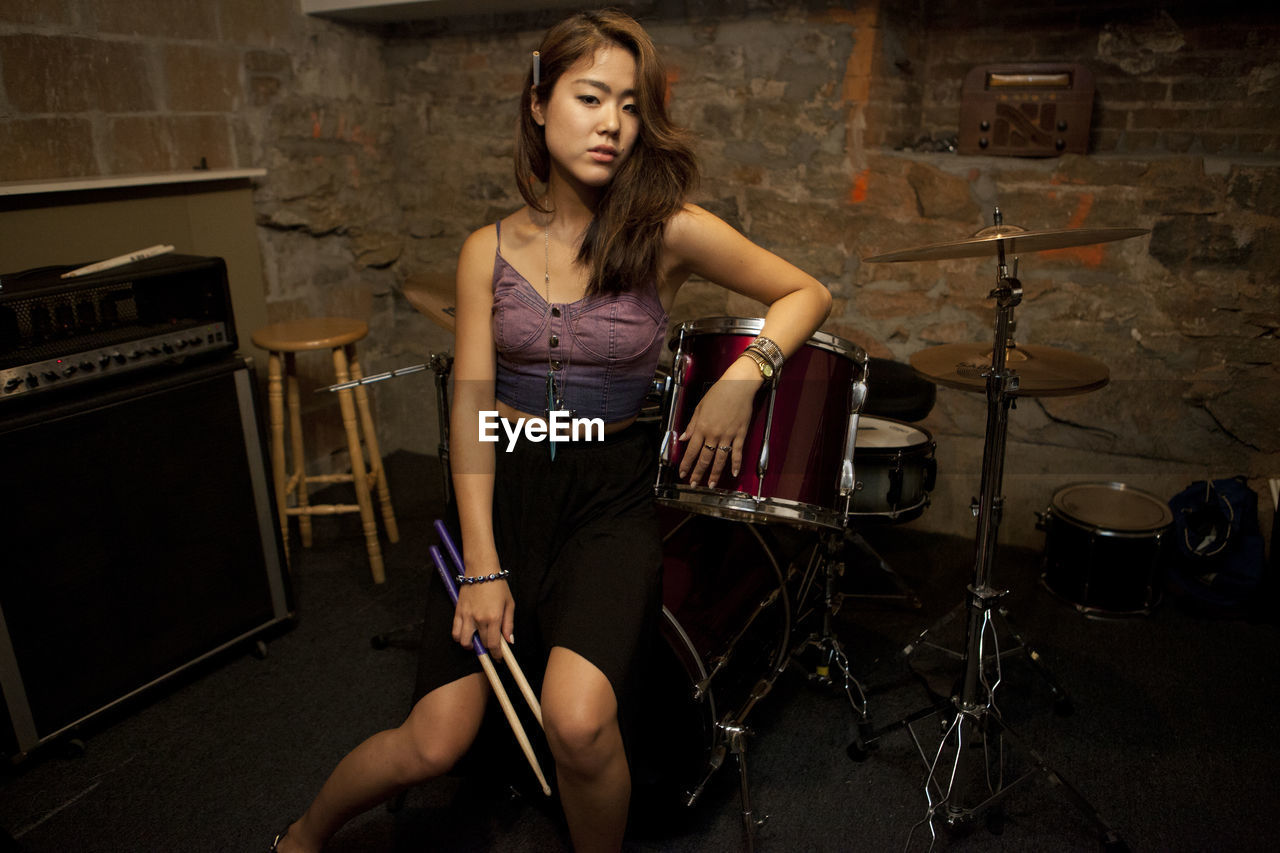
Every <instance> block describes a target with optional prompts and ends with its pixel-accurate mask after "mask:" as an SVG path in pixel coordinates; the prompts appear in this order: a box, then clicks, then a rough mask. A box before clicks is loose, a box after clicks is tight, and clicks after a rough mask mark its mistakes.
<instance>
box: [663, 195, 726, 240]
mask: <svg viewBox="0 0 1280 853" xmlns="http://www.w3.org/2000/svg"><path fill="white" fill-rule="evenodd" d="M728 227H729V225H728V224H727V223H726V222H725V221H724V220H723V219H721V218H720V217H718V216H716V215H715V214H714V213H712V212H711V211H709V210H707V209H706V208H702V207H699V206H698V205H696V204H691V203H689V202H686V203H685V204H684V206H683V207H682V208H680V210H678V211H677V212H676V214H675V215H674V216H672V217H671V218H670V219H669V220H667V227H666V231H665V236H666V241H667V246H668V248H671V249H676V250H679V249H680V248H681V247H688V246H689V244H690V243H691V242H693V243H696V242H697V241H698V240H700V239H705V238H706V236H707V232H708V230H718V229H719V228H728Z"/></svg>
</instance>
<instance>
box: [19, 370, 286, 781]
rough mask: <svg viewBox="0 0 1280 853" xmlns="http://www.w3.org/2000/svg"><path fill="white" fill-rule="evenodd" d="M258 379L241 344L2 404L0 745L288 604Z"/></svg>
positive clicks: (71, 722) (249, 633) (32, 739)
mask: <svg viewBox="0 0 1280 853" xmlns="http://www.w3.org/2000/svg"><path fill="white" fill-rule="evenodd" d="M254 389H255V385H254V382H253V372H252V362H251V361H250V360H248V359H244V358H231V359H227V360H221V361H219V362H216V363H212V364H208V363H207V364H204V365H201V366H198V367H187V368H183V369H181V370H180V372H178V373H166V374H163V375H155V374H152V375H151V376H150V377H149V378H148V379H147V380H146V381H145V382H144V383H143V384H138V383H137V382H134V383H132V384H130V385H129V386H128V387H123V388H122V387H119V386H115V387H113V388H111V389H104V390H100V391H98V392H97V393H95V394H91V395H88V396H86V395H83V394H81V395H78V396H76V397H75V398H65V397H64V398H60V399H57V400H51V401H48V402H47V403H45V404H42V406H41V408H40V409H38V410H31V409H27V410H26V411H24V412H21V413H14V412H7V411H6V410H5V408H4V406H3V404H2V403H0V459H3V460H4V467H3V486H0V519H3V523H4V529H5V530H6V534H7V536H6V542H5V544H4V545H3V550H2V551H0V553H2V554H3V555H4V556H3V559H2V561H0V688H3V693H4V710H5V711H7V715H8V718H9V727H8V728H10V729H11V733H12V739H11V740H10V742H9V743H8V744H7V745H6V744H4V743H3V739H4V737H5V735H6V734H7V733H6V732H3V731H0V750H5V748H6V746H7V751H9V752H10V753H11V754H13V755H14V757H21V756H22V755H24V754H25V753H26V752H28V751H30V750H31V749H32V748H33V747H35V746H37V745H39V744H41V743H44V742H46V741H48V740H51V739H53V738H56V737H58V736H59V735H60V734H63V733H64V732H66V731H68V730H69V729H71V728H72V727H74V726H77V725H79V724H82V723H84V722H86V721H87V720H89V719H90V718H92V717H94V716H95V715H97V714H100V713H101V712H103V711H106V710H107V709H108V708H111V707H113V706H116V705H118V704H120V703H122V702H124V701H125V700H127V699H130V698H132V697H134V696H136V695H137V694H139V693H141V692H142V691H144V690H146V689H148V688H150V687H152V686H154V685H156V684H158V683H160V682H162V681H164V680H165V679H168V678H170V677H171V676H174V675H176V674H177V673H179V672H181V671H183V670H184V669H187V668H188V667H191V666H193V665H194V664H196V663H197V662H200V661H203V660H205V659H207V658H209V657H210V656H212V655H214V654H217V653H218V652H220V651H222V650H224V649H227V648H228V647H230V646H232V645H234V644H237V643H240V642H244V641H247V640H250V639H252V638H254V637H255V636H256V635H258V634H260V633H261V632H263V631H265V630H266V629H268V628H269V627H271V626H273V625H276V624H277V623H280V622H282V621H285V620H287V619H288V618H289V616H290V612H289V600H288V590H287V588H286V578H285V576H284V574H283V572H282V567H283V566H284V559H283V553H282V550H281V547H280V541H279V534H278V530H277V528H276V525H275V522H274V504H273V501H272V499H271V492H270V486H269V478H268V468H267V466H266V465H265V464H264V453H263V441H262V431H261V429H260V424H259V419H258V416H257V410H256V407H255V405H254ZM6 415H8V416H9V417H8V419H7V420H6ZM0 722H3V720H2V719H0Z"/></svg>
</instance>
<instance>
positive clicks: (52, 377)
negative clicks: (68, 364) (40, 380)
mask: <svg viewBox="0 0 1280 853" xmlns="http://www.w3.org/2000/svg"><path fill="white" fill-rule="evenodd" d="M42 375H43V376H44V378H45V379H48V380H49V381H50V382H52V381H53V380H55V379H57V378H58V374H56V373H54V372H53V371H52V370H46V371H45V372H44V373H43V374H42Z"/></svg>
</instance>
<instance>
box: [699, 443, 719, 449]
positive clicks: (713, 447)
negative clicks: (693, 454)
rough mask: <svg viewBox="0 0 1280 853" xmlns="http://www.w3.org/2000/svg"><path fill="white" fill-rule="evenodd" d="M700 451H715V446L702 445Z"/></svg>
mask: <svg viewBox="0 0 1280 853" xmlns="http://www.w3.org/2000/svg"><path fill="white" fill-rule="evenodd" d="M702 449H703V450H715V449H716V446H715V445H714V444H704V445H702Z"/></svg>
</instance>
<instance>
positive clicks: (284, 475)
mask: <svg viewBox="0 0 1280 853" xmlns="http://www.w3.org/2000/svg"><path fill="white" fill-rule="evenodd" d="M368 333H369V326H368V324H366V323H363V322H361V321H359V320H351V319H347V318H345V317H317V318H314V319H310V320H293V321H290V322H287V323H273V324H272V325H270V326H265V327H263V328H261V329H258V330H257V331H256V332H254V333H253V342H254V343H255V344H256V345H257V346H259V347H261V348H262V349H264V350H266V351H267V352H268V353H269V357H268V360H267V400H268V403H269V406H270V412H271V466H272V471H273V474H274V477H275V484H276V507H277V511H278V513H279V516H280V533H281V536H282V538H283V539H284V553H285V558H286V559H288V557H289V516H291V515H292V516H297V518H298V531H299V533H300V534H301V538H302V545H303V547H304V548H310V547H311V516H313V515H335V514H337V513H345V512H359V513H360V519H361V521H362V522H363V523H364V536H365V543H366V545H367V547H368V549H369V565H370V568H371V569H372V571H373V582H374V583H382V582H383V581H384V580H386V571H385V569H384V568H383V565H382V548H381V547H380V546H379V544H378V529H377V524H376V522H375V520H374V517H373V500H372V498H371V497H370V491H371V485H376V486H377V488H378V499H379V501H380V502H381V504H382V522H383V526H384V527H386V530H387V538H388V539H389V540H391V541H392V542H398V541H400V531H399V528H397V526H396V517H395V513H394V511H393V510H392V508H391V490H390V489H389V488H388V487H387V477H386V472H385V471H384V470H383V468H382V453H381V451H380V450H379V449H378V436H377V433H376V432H375V431H374V428H373V416H372V415H371V414H370V412H369V394H368V392H367V391H366V390H365V387H364V386H363V385H357V386H355V388H354V391H355V394H354V399H353V395H352V393H351V392H352V390H353V389H350V388H347V389H343V390H341V391H338V392H337V394H338V404H339V406H340V407H341V409H342V425H343V426H344V427H345V428H346V432H347V449H348V450H349V451H350V453H351V473H350V474H325V475H317V476H307V473H306V454H305V453H304V452H303V449H302V418H301V406H300V404H299V395H298V375H297V371H296V368H295V364H294V354H295V353H298V352H304V351H306V350H319V349H328V350H331V351H332V354H333V372H334V375H335V376H336V377H337V381H336V382H335V383H334V384H340V383H343V382H349V381H351V380H353V379H361V378H363V374H362V373H361V372H360V363H359V361H358V360H357V359H356V347H355V342H356V341H358V340H360V339H361V338H363V337H364V336H365V335H367V334H368ZM281 361H283V362H284V368H283V370H282V369H281ZM283 385H287V395H288V404H289V432H290V438H291V443H292V445H293V447H292V448H291V449H292V454H293V471H292V472H291V473H290V472H289V471H288V470H287V467H286V465H285V447H284V400H285V392H284V389H283V388H282V386H283ZM357 411H358V412H359V416H360V423H359V427H358V428H357V424H356V413H357ZM362 431H363V433H364V444H365V447H367V448H368V451H369V465H368V467H367V468H366V466H365V462H364V454H363V452H362V451H361V449H360V433H361V432H362ZM348 482H349V483H352V484H353V485H354V486H355V490H356V505H355V506H352V505H350V504H314V505H313V504H311V503H310V501H309V499H308V495H307V486H308V484H309V483H348ZM290 495H293V496H294V497H295V505H294V506H289V496H290Z"/></svg>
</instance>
